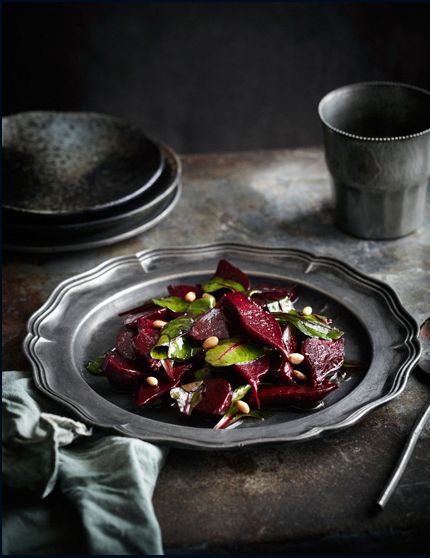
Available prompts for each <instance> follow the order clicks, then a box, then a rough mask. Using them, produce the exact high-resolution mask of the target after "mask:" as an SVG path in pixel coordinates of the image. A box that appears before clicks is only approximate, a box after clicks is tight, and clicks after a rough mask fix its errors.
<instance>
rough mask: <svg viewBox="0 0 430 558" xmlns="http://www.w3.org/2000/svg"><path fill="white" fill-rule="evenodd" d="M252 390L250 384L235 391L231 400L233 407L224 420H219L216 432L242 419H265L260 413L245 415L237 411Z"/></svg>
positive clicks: (251, 412)
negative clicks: (241, 401)
mask: <svg viewBox="0 0 430 558" xmlns="http://www.w3.org/2000/svg"><path fill="white" fill-rule="evenodd" d="M250 389H251V386H250V385H249V384H246V385H244V386H239V387H238V388H236V389H235V390H234V392H233V396H232V399H231V405H230V407H229V409H228V411H227V412H226V413H225V414H224V416H223V417H222V419H221V420H219V421H218V422H217V423H216V425H215V426H214V429H215V430H221V429H223V428H226V427H227V426H230V425H231V424H233V423H235V422H237V421H238V420H240V419H242V418H259V419H261V420H262V419H263V418H264V417H263V414H262V413H261V412H260V411H250V412H249V413H247V414H244V413H239V412H238V410H237V402H238V401H240V400H241V399H243V398H244V397H245V395H246V394H247V393H248V391H249V390H250Z"/></svg>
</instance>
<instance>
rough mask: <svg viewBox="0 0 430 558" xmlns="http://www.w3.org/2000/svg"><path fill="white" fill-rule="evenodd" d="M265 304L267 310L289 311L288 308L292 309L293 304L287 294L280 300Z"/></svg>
mask: <svg viewBox="0 0 430 558" xmlns="http://www.w3.org/2000/svg"><path fill="white" fill-rule="evenodd" d="M266 306H267V310H268V311H269V312H289V311H290V310H294V304H293V303H292V302H291V299H290V297H288V296H286V297H285V298H282V299H281V300H274V301H273V302H269V303H268V304H266Z"/></svg>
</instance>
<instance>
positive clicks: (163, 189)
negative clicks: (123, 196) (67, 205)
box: [4, 145, 181, 243]
mask: <svg viewBox="0 0 430 558" xmlns="http://www.w3.org/2000/svg"><path fill="white" fill-rule="evenodd" d="M160 148H161V151H162V153H163V157H164V159H165V165H164V167H163V172H162V173H161V176H160V177H159V178H158V179H157V181H156V183H155V184H154V185H153V186H152V188H151V189H150V191H147V192H144V193H143V194H141V195H140V196H137V197H136V198H133V199H132V200H130V201H128V202H126V203H124V204H123V205H121V207H119V208H109V209H106V210H105V211H100V212H98V213H97V214H96V215H93V216H92V218H90V219H87V220H82V219H78V220H76V221H72V220H70V219H69V220H68V221H67V222H66V223H51V222H47V223H46V222H44V221H43V220H42V221H40V219H38V218H33V219H32V220H30V219H28V218H27V217H24V216H22V215H18V216H17V217H15V216H14V215H13V212H11V211H8V210H7V209H6V210H4V224H5V235H6V236H7V237H9V238H13V237H20V238H28V239H31V242H34V241H35V240H38V241H41V240H44V241H45V242H46V241H47V240H48V241H50V243H52V239H57V240H58V241H60V239H61V240H64V239H66V241H70V239H72V238H75V239H85V237H87V236H88V235H93V234H94V233H97V232H102V231H107V230H109V229H112V228H113V227H118V226H127V223H128V222H131V221H132V220H133V222H134V221H135V220H136V219H138V220H139V222H140V223H143V222H145V220H146V219H147V218H149V217H151V216H152V215H153V213H154V210H157V208H159V207H161V206H162V205H163V203H164V201H165V200H166V199H167V198H168V197H169V196H170V195H171V194H172V193H173V191H174V189H175V188H176V187H177V186H178V184H179V183H180V179H181V163H180V160H179V157H178V156H177V154H176V153H175V152H174V151H173V150H172V149H171V148H170V147H168V146H166V145H160ZM69 221H70V222H69Z"/></svg>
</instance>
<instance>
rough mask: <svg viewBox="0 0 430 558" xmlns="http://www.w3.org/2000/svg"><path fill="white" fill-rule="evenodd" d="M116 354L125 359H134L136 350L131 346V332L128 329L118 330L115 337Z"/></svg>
mask: <svg viewBox="0 0 430 558" xmlns="http://www.w3.org/2000/svg"><path fill="white" fill-rule="evenodd" d="M115 347H116V350H117V351H118V354H119V355H120V356H122V357H123V358H125V359H127V360H136V351H135V350H134V346H133V332H132V331H130V330H129V329H126V330H125V331H120V332H119V333H118V335H117V336H116V339H115Z"/></svg>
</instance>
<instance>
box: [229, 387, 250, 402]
mask: <svg viewBox="0 0 430 558" xmlns="http://www.w3.org/2000/svg"><path fill="white" fill-rule="evenodd" d="M250 389H251V386H250V385H249V384H246V385H244V386H239V387H238V388H236V389H235V390H234V391H233V395H232V397H231V401H232V403H236V402H237V401H240V399H243V398H244V397H245V395H246V394H247V393H248V391H249V390H250Z"/></svg>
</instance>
